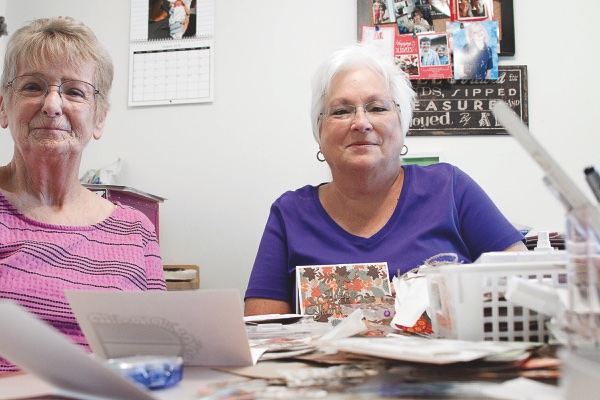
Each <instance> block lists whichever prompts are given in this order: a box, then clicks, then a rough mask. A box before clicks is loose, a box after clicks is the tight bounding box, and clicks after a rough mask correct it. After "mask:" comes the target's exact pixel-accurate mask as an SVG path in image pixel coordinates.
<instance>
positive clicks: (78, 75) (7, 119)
mask: <svg viewBox="0 0 600 400" xmlns="http://www.w3.org/2000/svg"><path fill="white" fill-rule="evenodd" d="M17 71H18V72H17V76H22V75H34V76H37V77H41V78H43V79H44V80H45V81H46V82H48V84H49V85H60V84H62V83H63V82H66V81H69V80H80V81H84V82H89V83H91V84H92V85H93V84H94V68H93V66H92V65H90V64H85V65H84V66H83V67H81V68H80V69H79V68H77V69H74V68H73V67H68V66H64V65H62V64H54V65H51V66H50V67H34V66H30V65H27V64H25V63H23V64H21V65H19V68H18V69H17ZM13 79H14V77H13ZM15 85H16V84H15ZM42 85H43V83H42ZM27 89H28V90H30V91H31V89H35V91H36V92H37V91H38V90H37V89H41V90H42V91H43V87H40V85H31V84H30V86H28V87H27ZM63 89H64V87H63ZM8 90H12V89H8ZM48 90H49V91H48V94H45V95H44V94H43V92H42V93H40V94H41V95H39V96H37V97H28V96H24V95H22V94H18V93H15V92H14V91H13V93H12V96H10V100H8V101H6V99H5V98H3V97H0V125H1V126H2V127H3V128H9V129H10V131H11V135H12V137H13V140H14V142H15V146H16V149H17V151H19V152H20V153H21V154H22V155H23V156H26V155H28V154H31V155H40V156H59V155H65V154H70V155H73V156H79V155H80V154H81V152H82V151H83V148H84V147H85V145H86V144H87V143H88V142H89V141H90V139H91V138H92V137H94V138H96V139H99V138H100V137H101V136H102V131H103V129H104V122H105V116H102V118H98V119H96V114H95V101H96V99H95V97H94V96H93V95H92V96H90V97H89V98H88V99H87V100H85V101H73V100H69V96H66V95H65V94H64V93H63V95H62V96H61V95H60V94H59V92H58V87H56V86H48ZM70 93H72V94H79V92H77V91H72V92H70ZM70 97H71V98H77V99H79V97H80V96H70Z"/></svg>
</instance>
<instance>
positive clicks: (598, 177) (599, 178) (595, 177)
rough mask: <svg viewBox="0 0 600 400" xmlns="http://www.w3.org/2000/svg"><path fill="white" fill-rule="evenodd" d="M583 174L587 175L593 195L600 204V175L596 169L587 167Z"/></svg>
mask: <svg viewBox="0 0 600 400" xmlns="http://www.w3.org/2000/svg"><path fill="white" fill-rule="evenodd" d="M583 172H584V173H585V180H586V181H587V183H588V184H589V185H590V188H591V189H592V193H594V196H596V200H598V202H600V174H598V171H596V168H594V167H587V168H586V169H585V170H583Z"/></svg>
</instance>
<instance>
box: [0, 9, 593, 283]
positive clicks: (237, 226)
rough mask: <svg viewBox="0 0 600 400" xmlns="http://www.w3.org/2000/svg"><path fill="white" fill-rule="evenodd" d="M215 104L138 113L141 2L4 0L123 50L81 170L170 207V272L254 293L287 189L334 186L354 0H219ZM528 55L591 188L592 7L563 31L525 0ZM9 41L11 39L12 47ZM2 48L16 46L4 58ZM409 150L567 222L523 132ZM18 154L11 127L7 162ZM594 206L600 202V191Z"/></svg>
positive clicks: (516, 205)
mask: <svg viewBox="0 0 600 400" xmlns="http://www.w3.org/2000/svg"><path fill="white" fill-rule="evenodd" d="M215 3H216V5H215V9H216V18H215V26H216V28H215V31H216V38H215V53H214V55H215V99H214V102H213V103H212V104H194V105H179V106H162V107H142V108H140V107H135V108H128V107H127V82H128V76H127V74H128V62H129V58H128V50H129V42H128V40H129V12H130V10H129V2H124V1H123V0H103V1H100V0H86V1H80V0H53V1H48V0H28V1H25V2H15V1H9V2H4V1H0V10H4V13H3V14H4V15H5V16H6V20H7V23H8V29H9V33H10V32H14V30H15V29H17V28H18V27H20V26H21V25H22V24H23V23H24V22H25V21H28V20H30V19H32V18H36V17H45V16H57V15H70V16H72V17H75V18H77V19H80V20H82V21H84V22H85V23H86V24H88V25H89V26H90V27H91V28H92V29H93V30H94V32H95V33H96V34H97V35H98V37H99V38H100V40H101V41H102V42H103V43H104V44H105V45H106V47H107V48H108V50H109V51H110V53H111V54H112V56H113V59H114V63H115V67H116V77H115V82H114V88H113V91H112V95H111V99H112V111H111V113H110V114H109V119H108V123H107V126H106V130H105V134H104V136H103V137H102V138H101V140H100V141H98V142H94V143H91V144H90V146H89V147H88V148H87V150H86V154H85V156H84V162H83V165H82V168H81V171H82V173H83V172H84V171H86V170H87V169H90V168H99V167H102V166H104V165H107V164H110V163H111V162H113V161H115V160H116V159H117V158H118V157H121V158H122V159H123V168H122V171H121V174H120V175H119V176H118V178H117V179H118V180H117V182H116V183H117V184H121V185H127V186H133V187H135V188H138V189H140V190H143V191H147V192H149V193H153V194H156V195H159V196H162V197H166V198H167V199H168V200H167V201H166V202H165V203H164V204H162V205H161V208H160V224H161V225H160V240H161V251H162V256H163V259H164V262H165V263H166V264H187V263H191V264H198V265H200V267H201V287H202V288H211V289H212V288H225V287H227V288H230V287H233V288H236V289H239V290H240V293H241V294H243V292H244V290H245V287H246V283H247V279H248V276H249V273H250V269H251V267H252V263H253V260H254V256H255V254H256V249H257V247H258V242H259V240H260V236H261V233H262V229H263V227H264V224H265V221H266V218H267V215H268V211H269V206H270V204H271V202H272V201H273V200H274V199H275V198H276V197H277V196H279V195H280V194H281V193H282V192H283V191H285V190H288V189H294V188H297V187H299V186H302V185H304V184H309V183H310V184H317V183H319V182H323V181H326V180H328V177H329V172H328V169H327V167H326V165H324V164H321V163H319V162H318V161H317V160H316V159H315V153H316V151H317V145H316V143H315V142H314V140H313V138H312V134H311V130H310V120H309V103H310V88H309V82H310V77H311V75H312V72H313V71H314V69H315V68H316V66H317V65H318V64H319V63H320V62H321V60H322V59H323V58H324V57H325V56H326V55H327V54H328V53H329V52H330V51H331V50H333V49H334V48H336V47H337V46H339V45H342V44H344V43H347V42H350V41H353V40H355V38H356V4H355V1H353V0H302V1H281V0H228V1H223V0H215ZM514 8H515V32H516V36H517V43H516V55H515V56H514V57H510V58H501V63H502V64H504V65H510V64H513V65H527V66H528V89H529V120H530V128H531V130H532V131H533V133H534V134H535V135H536V136H537V137H538V138H539V139H540V140H541V141H542V142H543V143H544V144H545V146H546V147H547V149H548V151H549V152H550V153H551V154H552V155H553V156H554V157H555V158H556V159H558V160H559V161H560V163H561V165H562V166H563V168H564V169H565V170H566V171H567V173H568V174H569V175H570V176H571V177H572V178H573V179H575V180H576V181H577V182H578V183H579V184H580V185H581V187H582V189H584V190H586V192H587V191H588V190H587V187H586V186H585V182H584V179H583V173H582V171H583V168H584V167H585V166H587V165H592V164H597V165H598V166H600V158H599V157H598V155H597V154H598V153H597V152H598V151H599V150H600V136H599V135H598V134H597V132H595V130H596V131H597V127H596V118H597V116H598V113H599V112H598V110H597V109H596V104H597V103H598V102H597V100H596V96H595V95H596V93H597V92H598V90H599V89H600V88H599V85H600V84H599V83H598V82H599V80H598V79H597V78H595V73H597V68H595V66H596V65H595V64H594V63H593V62H592V61H593V60H592V51H593V48H594V44H595V42H594V41H593V38H594V37H596V32H595V31H596V29H595V20H594V18H595V16H596V15H598V14H599V13H600V3H596V2H590V3H589V4H587V5H586V12H585V13H580V14H579V15H578V24H577V30H572V29H569V30H565V29H561V28H560V27H559V25H557V24H556V23H552V22H551V21H555V20H556V18H557V15H556V11H555V8H553V7H548V6H547V2H544V1H541V0H529V1H524V0H515V1H514ZM0 40H2V42H1V43H0V44H1V45H2V46H5V43H6V37H4V38H2V39H0ZM2 52H3V50H2ZM407 145H408V147H409V149H410V154H418V153H425V152H440V153H442V154H443V156H444V159H445V161H448V162H451V163H453V164H456V165H458V166H459V167H461V168H462V169H463V170H465V171H466V172H468V173H469V174H470V175H471V176H473V177H474V178H475V179H476V180H477V181H478V182H479V183H480V184H481V185H482V186H483V188H484V189H485V190H486V191H487V192H488V193H489V194H490V195H491V197H492V198H493V199H494V200H495V201H496V203H497V204H498V206H499V207H500V208H501V210H502V211H504V213H505V214H506V215H507V216H508V218H509V219H510V220H511V221H513V222H517V223H521V224H526V225H530V226H533V227H534V228H535V229H539V230H559V231H562V230H563V229H564V228H563V225H564V223H563V209H562V208H561V207H560V205H559V204H558V202H557V201H556V200H555V199H554V198H553V197H552V196H551V194H550V193H549V192H548V190H547V189H546V188H545V186H544V185H543V184H542V181H541V179H542V173H541V171H540V169H539V167H538V166H537V164H534V163H533V162H532V161H531V160H530V158H529V157H528V156H527V155H526V154H525V152H524V151H523V150H522V149H521V148H520V147H519V146H518V144H517V143H516V142H515V141H514V139H512V138H511V137H435V138H427V137H409V138H408V140H407ZM11 156H12V141H11V139H10V135H9V132H8V131H0V164H5V163H7V162H8V161H9V160H10V158H11ZM590 198H591V195H590Z"/></svg>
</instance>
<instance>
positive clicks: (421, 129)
mask: <svg viewBox="0 0 600 400" xmlns="http://www.w3.org/2000/svg"><path fill="white" fill-rule="evenodd" d="M412 83H413V87H414V89H415V91H416V92H417V99H418V102H417V106H416V108H415V112H414V114H413V119H412V123H411V127H410V130H409V132H408V135H409V136H449V135H507V133H506V131H505V130H504V128H503V127H502V125H501V124H500V122H498V121H496V119H495V118H494V115H493V114H492V112H491V111H490V109H491V106H492V104H494V102H495V101H497V100H499V99H500V100H504V101H505V102H506V103H508V105H510V106H511V107H512V109H513V110H514V111H515V112H516V113H517V115H519V116H520V117H521V119H522V120H523V122H525V124H529V111H528V103H527V66H525V65H516V66H499V67H498V80H453V79H440V80H415V81H412Z"/></svg>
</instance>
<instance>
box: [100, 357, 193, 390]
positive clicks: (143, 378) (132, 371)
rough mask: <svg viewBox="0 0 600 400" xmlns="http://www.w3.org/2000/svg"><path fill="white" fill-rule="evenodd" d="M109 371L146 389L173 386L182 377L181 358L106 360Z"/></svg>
mask: <svg viewBox="0 0 600 400" xmlns="http://www.w3.org/2000/svg"><path fill="white" fill-rule="evenodd" d="M107 363H108V365H109V367H110V368H111V369H113V370H114V371H116V372H119V373H120V374H122V375H123V376H125V377H126V378H128V379H130V380H132V381H133V382H135V383H137V384H139V385H141V386H142V387H144V388H147V389H163V388H168V387H171V386H174V385H175V384H177V383H178V382H179V381H181V378H182V377H183V359H182V358H181V357H163V356H132V357H123V358H112V359H110V360H107Z"/></svg>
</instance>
